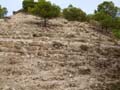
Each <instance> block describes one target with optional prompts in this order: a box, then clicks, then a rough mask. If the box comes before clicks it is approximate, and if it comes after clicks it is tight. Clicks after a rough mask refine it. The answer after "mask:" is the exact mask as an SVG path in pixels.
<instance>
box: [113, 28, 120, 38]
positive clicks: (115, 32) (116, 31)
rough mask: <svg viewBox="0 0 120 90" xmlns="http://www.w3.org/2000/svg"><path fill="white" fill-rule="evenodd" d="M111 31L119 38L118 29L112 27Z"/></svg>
mask: <svg viewBox="0 0 120 90" xmlns="http://www.w3.org/2000/svg"><path fill="white" fill-rule="evenodd" d="M112 32H113V35H114V36H115V37H116V38H118V39H120V29H113V30H112Z"/></svg>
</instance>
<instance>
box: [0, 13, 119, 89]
mask: <svg viewBox="0 0 120 90" xmlns="http://www.w3.org/2000/svg"><path fill="white" fill-rule="evenodd" d="M94 29H95V28H93V26H91V25H90V24H88V23H81V22H68V21H66V20H64V19H61V18H57V19H52V20H49V24H48V27H47V28H44V27H42V26H41V19H40V18H38V17H35V16H32V15H25V14H23V13H18V14H16V15H14V16H12V17H11V18H10V19H8V20H6V21H4V20H1V21H0V90H119V89H120V87H119V84H120V46H119V45H120V41H115V40H114V39H113V38H111V37H109V36H105V35H103V34H101V33H99V32H97V31H96V30H94Z"/></svg>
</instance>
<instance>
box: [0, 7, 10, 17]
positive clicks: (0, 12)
mask: <svg viewBox="0 0 120 90" xmlns="http://www.w3.org/2000/svg"><path fill="white" fill-rule="evenodd" d="M7 12H8V11H7V8H5V7H2V6H1V5H0V18H3V17H4V16H5V15H6V14H7Z"/></svg>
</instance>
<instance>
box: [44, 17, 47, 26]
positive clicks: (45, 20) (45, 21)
mask: <svg viewBox="0 0 120 90" xmlns="http://www.w3.org/2000/svg"><path fill="white" fill-rule="evenodd" d="M46 26H47V19H46V18H45V19H44V27H46Z"/></svg>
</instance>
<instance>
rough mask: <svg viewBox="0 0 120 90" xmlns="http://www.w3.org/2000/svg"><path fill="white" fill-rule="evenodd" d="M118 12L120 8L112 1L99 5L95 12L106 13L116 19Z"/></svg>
mask: <svg viewBox="0 0 120 90" xmlns="http://www.w3.org/2000/svg"><path fill="white" fill-rule="evenodd" d="M117 11H118V7H116V6H115V5H114V3H113V2H112V1H110V2H109V1H104V2H103V3H101V4H99V5H98V8H97V10H96V11H95V13H97V12H104V13H107V14H109V15H110V16H112V17H113V18H114V17H116V14H117Z"/></svg>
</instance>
